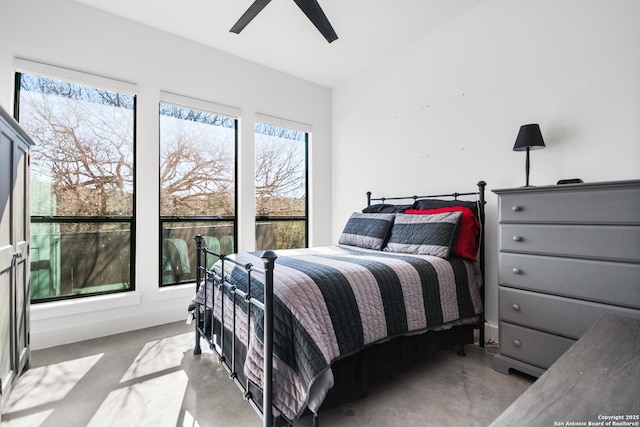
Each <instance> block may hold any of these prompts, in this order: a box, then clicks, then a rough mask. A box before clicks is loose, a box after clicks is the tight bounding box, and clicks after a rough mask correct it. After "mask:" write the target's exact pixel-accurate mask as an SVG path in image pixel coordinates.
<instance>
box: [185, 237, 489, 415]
mask: <svg viewBox="0 0 640 427" xmlns="http://www.w3.org/2000/svg"><path fill="white" fill-rule="evenodd" d="M276 253H277V255H278V259H277V260H276V266H275V270H274V356H275V357H274V362H273V363H274V373H273V375H274V384H273V390H274V407H275V408H276V409H277V410H279V411H280V412H281V413H282V414H283V415H284V416H285V417H287V418H288V419H289V420H294V419H296V418H298V417H299V416H300V415H301V414H302V412H303V411H304V409H305V407H306V405H307V404H308V403H309V398H310V390H311V387H312V385H313V384H314V382H315V381H316V380H317V379H318V378H319V377H320V376H323V375H326V371H327V370H328V369H329V368H330V366H331V363H332V362H333V361H335V360H337V359H339V358H342V357H345V356H348V355H351V354H353V353H356V352H357V351H358V350H360V349H362V348H363V347H365V346H367V345H370V344H373V343H376V342H381V341H385V340H388V339H389V338H392V337H395V336H399V335H406V334H412V333H419V332H422V331H425V330H437V329H446V328H448V327H450V326H452V325H456V324H461V323H472V322H475V321H477V320H478V315H479V314H480V313H481V312H482V301H481V297H480V291H479V288H480V285H481V275H480V271H479V268H478V266H477V264H476V263H472V262H470V261H467V260H463V259H461V258H452V259H449V260H445V259H442V258H437V257H433V256H429V255H403V254H395V253H388V252H381V251H376V250H367V249H360V248H356V247H351V246H327V247H319V248H310V249H298V250H284V251H276ZM261 255H262V253H261V252H260V253H258V252H254V253H241V254H236V255H234V257H235V259H236V260H237V261H239V262H241V263H244V264H246V263H251V264H253V265H255V266H260V267H262V265H263V263H262V260H261V259H260V256H261ZM214 268H219V265H216V266H215V267H214ZM225 276H227V280H228V281H229V282H230V283H232V284H234V285H236V286H237V287H238V288H240V289H243V290H246V288H247V278H246V272H245V271H244V270H243V269H241V268H233V264H231V263H227V264H226V265H225ZM251 280H252V294H253V295H254V296H255V297H256V298H258V299H260V300H262V289H263V288H262V281H263V280H264V275H262V274H259V273H256V272H254V273H252V279H251ZM208 289H209V290H208V291H207V296H208V298H207V299H208V302H207V305H208V306H209V307H211V306H212V300H215V301H216V303H215V305H214V315H215V316H216V317H217V318H218V319H220V318H221V317H222V312H221V309H220V307H221V305H222V304H221V303H222V301H221V299H222V298H224V303H223V304H224V307H225V309H224V318H225V323H226V325H230V324H231V321H232V311H231V310H230V309H229V308H230V307H231V304H232V303H231V300H230V295H229V294H226V295H224V296H223V295H222V292H220V291H218V290H217V288H215V287H214V290H215V291H214V292H213V296H212V292H211V287H209V288H208ZM203 290H204V286H201V287H200V289H199V291H198V294H197V295H196V297H195V301H196V302H199V303H200V304H202V303H203ZM237 304H238V307H239V308H240V310H237V311H236V328H238V331H239V332H238V333H239V334H240V335H245V336H246V333H247V330H248V328H247V306H246V304H245V302H244V301H243V300H241V301H238V303H237ZM251 329H252V338H251V341H250V345H249V349H248V351H247V360H245V363H244V373H245V375H246V376H247V378H249V379H250V380H251V381H252V382H254V383H255V384H257V385H258V386H260V387H261V386H262V366H263V364H262V363H263V361H262V342H261V338H262V317H261V311H260V310H259V309H256V308H253V309H252V317H251ZM242 341H243V342H244V338H242ZM322 393H324V392H322ZM322 399H323V396H321V397H320V401H321V400H322Z"/></svg>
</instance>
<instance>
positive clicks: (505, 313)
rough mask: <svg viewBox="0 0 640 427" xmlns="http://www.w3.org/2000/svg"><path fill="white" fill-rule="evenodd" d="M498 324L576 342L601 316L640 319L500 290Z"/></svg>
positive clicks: (637, 314)
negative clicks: (534, 330) (562, 337)
mask: <svg viewBox="0 0 640 427" xmlns="http://www.w3.org/2000/svg"><path fill="white" fill-rule="evenodd" d="M498 299H499V307H498V310H499V316H500V320H504V321H506V322H510V323H517V324H518V325H522V326H528V327H531V328H535V329H540V330H543V331H547V332H553V333H554V334H558V335H563V336H565V337H569V338H575V339H578V338H580V336H581V335H582V334H583V333H584V332H585V331H586V330H587V329H589V328H590V327H591V325H593V324H594V323H595V322H597V321H598V320H599V319H600V318H601V317H602V316H604V315H606V314H611V315H615V316H623V317H630V318H635V319H640V310H634V309H631V308H623V307H617V306H613V305H605V304H598V303H594V302H588V301H581V300H577V299H571V298H564V297H559V296H555V295H545V294H538V293H534V292H529V291H523V290H520V289H510V288H505V287H502V286H501V287H500V288H499V290H498Z"/></svg>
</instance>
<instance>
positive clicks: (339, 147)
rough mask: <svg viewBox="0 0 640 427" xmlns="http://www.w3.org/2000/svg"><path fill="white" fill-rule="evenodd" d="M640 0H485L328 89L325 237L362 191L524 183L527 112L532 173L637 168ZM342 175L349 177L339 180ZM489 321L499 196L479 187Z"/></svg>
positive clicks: (613, 173) (549, 179) (600, 176)
mask: <svg viewBox="0 0 640 427" xmlns="http://www.w3.org/2000/svg"><path fill="white" fill-rule="evenodd" d="M639 17H640V1H637V0H486V1H484V2H481V3H480V4H479V5H478V6H476V7H475V8H474V9H471V10H470V11H469V12H467V13H466V14H464V15H462V16H460V17H458V18H457V19H455V20H454V21H452V22H450V23H448V24H446V25H444V26H443V27H441V28H440V29H438V30H437V31H435V32H433V33H431V34H429V35H427V36H425V37H423V38H421V39H419V40H417V41H416V42H415V43H413V44H411V45H410V46H408V47H407V48H405V49H403V50H402V51H399V52H397V54H395V55H394V56H393V57H391V58H387V59H386V60H385V61H384V62H382V63H380V64H377V65H376V66H373V67H370V68H369V69H368V70H367V71H365V72H363V73H361V74H360V75H358V76H357V77H355V78H353V79H351V80H350V81H348V82H346V83H344V84H342V85H340V86H338V87H337V88H334V91H333V109H332V114H333V153H332V154H333V162H332V164H333V235H334V236H338V235H339V233H340V231H341V229H342V227H343V225H344V224H345V222H346V220H347V219H348V217H349V214H350V213H351V212H352V211H355V210H359V209H361V208H362V207H363V206H364V204H365V196H364V193H365V192H366V191H368V190H369V191H372V192H373V193H374V194H378V195H380V196H393V195H413V194H418V193H419V194H420V195H422V194H432V193H440V192H447V191H464V190H469V191H473V190H474V189H475V184H476V182H477V181H479V180H485V181H486V182H487V183H488V189H489V190H491V189H496V188H508V187H519V186H523V185H524V183H525V177H524V161H525V154H524V153H522V152H514V151H512V148H513V144H514V142H515V138H516V135H517V133H518V130H519V127H520V126H521V125H523V124H527V123H539V124H540V126H541V129H542V133H543V137H544V139H545V142H546V145H547V148H546V149H544V150H539V151H533V152H532V153H531V184H532V185H549V184H555V183H556V182H557V181H558V180H559V179H562V178H575V177H578V178H582V179H583V180H584V181H585V182H587V181H589V182H594V181H608V180H622V179H637V178H640V25H638V18H639ZM346 183H348V185H347V184H346ZM487 199H488V205H487V227H486V240H487V245H486V249H487V275H486V279H487V288H488V289H487V303H486V314H487V318H488V320H489V323H490V324H491V325H494V326H495V325H496V323H497V241H496V240H497V211H496V209H497V198H496V197H495V195H494V194H493V193H491V192H489V195H488V197H487Z"/></svg>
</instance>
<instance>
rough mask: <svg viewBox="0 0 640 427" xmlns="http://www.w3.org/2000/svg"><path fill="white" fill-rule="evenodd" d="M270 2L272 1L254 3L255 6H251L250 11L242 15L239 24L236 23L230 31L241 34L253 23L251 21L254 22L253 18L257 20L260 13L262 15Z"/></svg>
mask: <svg viewBox="0 0 640 427" xmlns="http://www.w3.org/2000/svg"><path fill="white" fill-rule="evenodd" d="M270 1H271V0H256V1H254V2H253V4H252V5H251V6H249V9H247V11H246V12H245V13H243V14H242V16H241V17H240V19H238V22H236V23H235V25H234V26H233V27H231V29H230V30H229V31H230V32H232V33H236V34H240V31H242V30H243V29H244V27H246V26H247V24H248V23H249V22H251V20H253V18H255V17H256V15H257V14H258V13H260V11H261V10H262V9H264V7H265V6H266V5H268V4H269V2H270Z"/></svg>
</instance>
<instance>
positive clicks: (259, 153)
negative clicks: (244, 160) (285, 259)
mask: <svg viewBox="0 0 640 427" xmlns="http://www.w3.org/2000/svg"><path fill="white" fill-rule="evenodd" d="M276 120H277V119H276ZM283 122H284V121H279V124H271V123H268V122H266V120H262V121H258V122H256V132H255V133H256V250H266V249H289V248H303V247H306V246H307V240H308V237H307V236H308V232H307V223H308V220H307V210H308V207H307V146H308V141H309V134H308V133H307V132H305V131H301V130H296V129H293V128H290V127H288V126H287V123H286V122H285V126H281V125H280V123H283Z"/></svg>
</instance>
